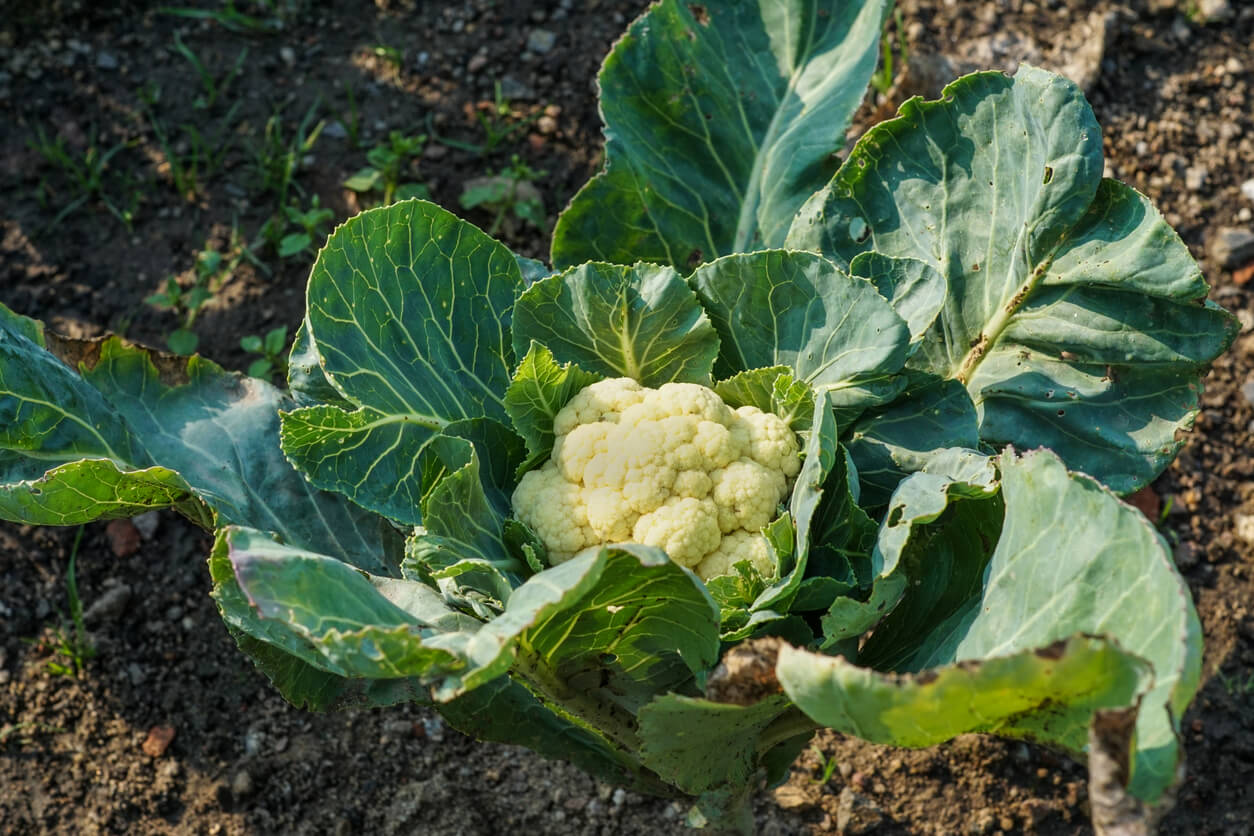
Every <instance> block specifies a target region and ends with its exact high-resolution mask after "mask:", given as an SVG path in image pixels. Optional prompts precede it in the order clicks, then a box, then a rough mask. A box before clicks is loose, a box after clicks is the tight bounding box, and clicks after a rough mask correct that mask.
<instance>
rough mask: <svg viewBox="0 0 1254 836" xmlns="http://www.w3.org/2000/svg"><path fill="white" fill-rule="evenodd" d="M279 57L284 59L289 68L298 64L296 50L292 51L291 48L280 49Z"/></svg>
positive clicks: (283, 47) (282, 47)
mask: <svg viewBox="0 0 1254 836" xmlns="http://www.w3.org/2000/svg"><path fill="white" fill-rule="evenodd" d="M279 57H280V58H282V59H283V63H284V64H287V65H288V66H289V67H291V66H295V64H296V50H294V49H292V48H291V47H290V46H281V47H279Z"/></svg>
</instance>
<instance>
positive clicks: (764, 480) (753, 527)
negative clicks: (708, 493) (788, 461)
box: [710, 459, 788, 534]
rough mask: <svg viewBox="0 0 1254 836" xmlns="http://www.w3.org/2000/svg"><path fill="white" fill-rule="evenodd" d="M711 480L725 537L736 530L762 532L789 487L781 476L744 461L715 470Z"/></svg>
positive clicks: (777, 472) (781, 474) (782, 475)
mask: <svg viewBox="0 0 1254 836" xmlns="http://www.w3.org/2000/svg"><path fill="white" fill-rule="evenodd" d="M710 478H711V479H712V480H713V482H714V501H715V503H717V504H718V523H719V527H720V528H722V530H723V533H724V534H726V533H728V532H731V531H735V530H736V529H738V528H743V529H745V530H746V531H761V530H762V527H763V526H765V525H766V524H767V523H769V522H770V521H771V518H772V517H774V516H775V506H776V505H778V504H779V501H780V500H781V499H783V498H784V495H785V494H786V492H787V487H788V480H787V479H785V478H784V474H783V473H781V472H780V471H778V470H770V469H769V468H765V467H763V466H762V465H760V464H758V463H757V462H755V461H752V460H747V459H741V460H740V461H736V462H732V463H731V464H729V465H728V466H727V467H725V468H723V469H722V470H716V471H714V473H713V474H711V477H710Z"/></svg>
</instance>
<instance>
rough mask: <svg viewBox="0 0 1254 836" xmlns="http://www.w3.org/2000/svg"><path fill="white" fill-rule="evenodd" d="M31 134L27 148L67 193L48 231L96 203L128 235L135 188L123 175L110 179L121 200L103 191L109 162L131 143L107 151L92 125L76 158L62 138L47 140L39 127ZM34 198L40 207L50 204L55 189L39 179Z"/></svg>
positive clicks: (136, 193)
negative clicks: (56, 174) (118, 188)
mask: <svg viewBox="0 0 1254 836" xmlns="http://www.w3.org/2000/svg"><path fill="white" fill-rule="evenodd" d="M35 133H36V138H35V139H28V140H27V141H26V142H27V145H28V146H29V147H30V148H31V149H33V150H34V151H36V152H37V153H38V154H39V155H40V156H41V157H43V159H44V162H45V163H47V164H48V165H49V166H50V167H51V168H53V169H55V170H57V171H59V172H60V173H61V174H62V175H63V179H64V182H65V190H66V191H67V192H68V200H67V201H66V203H65V205H63V206H62V207H61V209H60V210H59V211H58V212H57V214H56V217H54V218H53V219H52V221H51V222H50V223H49V224H48V228H49V229H53V228H56V227H57V226H59V225H60V223H61V222H62V221H63V220H65V219H66V218H68V217H69V216H70V215H71V214H73V213H74V212H75V211H77V210H78V209H80V208H81V207H82V206H84V205H85V204H86V203H87V202H88V201H91V200H98V201H100V203H101V204H103V205H104V207H105V208H106V209H108V210H109V213H110V214H111V215H113V217H115V218H117V219H118V220H119V221H121V223H122V224H123V226H125V227H126V229H127V231H128V232H129V231H131V230H132V228H133V224H134V221H135V212H136V210H137V209H138V207H139V201H140V195H141V193H140V191H139V188H138V185H137V184H136V183H135V182H134V181H133V180H132V179H131V178H130V176H129V175H126V174H123V175H121V176H120V177H118V178H114V179H115V181H116V180H120V181H121V186H122V190H123V192H124V193H125V197H124V198H123V199H121V200H119V199H118V198H117V197H115V196H113V195H111V194H110V193H109V192H110V190H109V189H107V188H106V177H107V174H108V171H109V163H110V161H112V160H113V158H114V157H116V156H117V155H118V154H119V153H120V152H122V151H123V150H125V149H126V148H129V147H130V146H131V143H129V142H119V143H117V144H116V145H114V146H112V147H111V148H102V147H101V145H100V144H99V141H98V140H99V137H98V135H97V133H96V128H95V126H94V125H93V126H92V128H91V129H90V131H89V132H88V136H87V150H86V151H84V152H83V153H82V155H81V156H80V155H77V154H75V153H73V152H71V151H70V149H69V148H67V147H66V145H65V140H64V138H62V137H60V136H58V137H57V138H56V139H55V140H50V139H48V136H47V134H45V133H44V129H43V128H42V127H36V129H35ZM37 197H38V198H39V200H40V203H41V205H45V206H46V205H50V204H51V203H52V202H53V201H54V200H56V198H57V197H58V190H57V189H55V188H54V187H52V186H51V185H49V183H48V181H47V180H46V179H45V180H41V181H40V186H39V192H38V194H37Z"/></svg>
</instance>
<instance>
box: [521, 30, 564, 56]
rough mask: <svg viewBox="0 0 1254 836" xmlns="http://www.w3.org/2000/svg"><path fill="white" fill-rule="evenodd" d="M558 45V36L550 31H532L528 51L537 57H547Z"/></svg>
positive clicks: (528, 41)
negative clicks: (554, 46)
mask: <svg viewBox="0 0 1254 836" xmlns="http://www.w3.org/2000/svg"><path fill="white" fill-rule="evenodd" d="M555 43H557V35H555V34H553V33H552V32H550V31H549V30H548V29H532V30H531V34H530V35H528V36H527V49H529V50H531V51H532V52H534V53H536V54H537V55H545V54H547V53H548V52H550V51H551V50H552V49H553V45H554V44H555Z"/></svg>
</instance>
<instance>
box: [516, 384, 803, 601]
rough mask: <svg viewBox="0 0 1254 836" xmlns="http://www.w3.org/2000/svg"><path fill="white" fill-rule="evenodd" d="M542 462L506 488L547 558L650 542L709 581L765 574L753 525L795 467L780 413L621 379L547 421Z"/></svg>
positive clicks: (765, 516)
mask: <svg viewBox="0 0 1254 836" xmlns="http://www.w3.org/2000/svg"><path fill="white" fill-rule="evenodd" d="M553 432H554V434H555V435H556V437H557V438H556V441H555V442H554V444H553V454H552V456H551V457H550V459H549V461H548V462H546V463H545V464H544V466H543V467H541V468H540V469H538V470H533V471H531V472H529V473H527V474H526V475H525V476H524V477H523V478H522V481H521V482H520V483H519V485H518V487H517V489H515V491H514V497H513V502H514V512H515V513H516V514H517V516H518V519H520V520H522V521H523V522H524V523H526V524H527V525H528V526H530V527H531V529H532V530H533V531H535V533H536V535H537V536H538V537H539V538H540V539H541V540H543V541H544V544H545V546H546V547H547V548H548V551H549V559H550V561H551V562H553V563H555V564H556V563H561V562H563V561H566V560H569V559H571V558H572V557H574V556H575V555H576V554H578V553H579V552H581V551H583V550H584V549H589V548H600V547H601V546H604V545H609V544H611V543H623V542H634V543H643V544H644V545H648V546H657V547H658V548H661V549H663V550H665V551H666V553H667V554H668V555H670V558H671V560H673V561H675V562H676V563H679V564H681V565H683V566H687V567H689V568H690V569H693V570H694V571H696V573H697V575H699V576H700V577H701V578H702V579H705V580H709V579H710V578H713V577H716V576H718V575H725V574H728V573H730V572H731V571H732V566H733V565H734V564H736V563H738V562H740V561H745V560H747V561H749V563H750V564H752V565H753V566H754V568H756V569H757V570H758V571H759V572H761V573H762V574H763V575H766V576H770V575H771V574H772V571H773V563H774V561H773V558H772V553H771V548H770V545H769V544H768V543H767V541H766V538H765V537H764V536H763V535H762V534H761V531H762V528H763V527H764V526H766V524H767V523H769V522H770V521H771V519H772V518H773V517H774V516H775V509H776V508H777V507H778V506H779V503H780V502H781V501H782V500H783V499H784V498H785V497H786V496H787V495H788V491H789V488H790V487H791V483H792V480H793V479H794V478H795V477H796V475H797V473H798V471H800V469H801V455H800V448H799V446H798V444H797V437H796V435H794V434H793V432H792V430H791V429H789V427H788V424H787V423H786V422H785V421H784V420H783V419H782V418H780V417H779V416H777V415H772V414H771V413H769V412H763V411H762V410H760V409H757V408H756V407H752V406H742V407H740V408H739V409H732V408H731V407H729V406H728V405H727V404H725V403H724V402H723V400H722V399H721V398H719V396H718V395H716V394H715V393H714V392H713V390H711V389H709V388H707V387H705V386H699V385H697V384H695V383H666V384H664V385H662V386H661V387H660V388H658V389H648V388H645V387H643V386H641V385H640V384H639V383H637V382H636V381H634V380H632V379H631V378H626V377H620V378H614V379H611V380H602V381H600V382H598V383H594V384H592V385H591V386H588V387H586V388H585V389H583V390H582V391H580V392H579V394H577V395H576V396H575V397H574V398H573V399H572V400H571V401H570V403H568V404H567V405H566V406H565V407H564V408H563V409H562V410H561V411H560V412H558V413H557V415H556V417H555V418H554V420H553Z"/></svg>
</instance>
